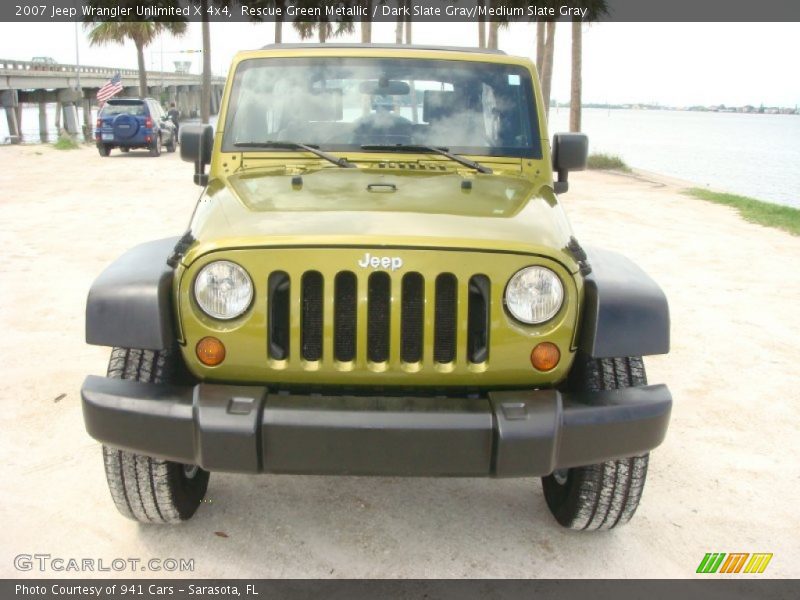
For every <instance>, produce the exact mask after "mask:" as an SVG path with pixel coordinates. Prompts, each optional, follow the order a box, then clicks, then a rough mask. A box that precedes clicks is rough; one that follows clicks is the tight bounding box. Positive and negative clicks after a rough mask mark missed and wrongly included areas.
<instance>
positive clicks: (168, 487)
mask: <svg viewBox="0 0 800 600" xmlns="http://www.w3.org/2000/svg"><path fill="white" fill-rule="evenodd" d="M180 366H181V364H180V362H179V358H178V355H177V353H175V352H169V351H161V352H154V351H151V350H133V349H127V348H114V350H113V351H112V352H111V358H110V360H109V363H108V374H107V375H108V377H110V378H113V379H132V380H135V381H143V382H150V383H176V382H177V381H178V380H179V378H180V377H181V375H182V373H181V369H180ZM103 463H104V465H105V471H106V480H107V481H108V489H109V491H110V492H111V497H112V499H113V500H114V504H115V505H116V507H117V510H119V512H120V513H121V514H122V515H124V516H126V517H128V518H129V519H133V520H135V521H140V522H142V523H180V522H181V521H185V520H187V519H189V518H191V517H192V515H194V513H195V512H196V511H197V508H198V507H199V506H200V502H201V501H202V500H203V498H204V497H205V494H206V490H207V488H208V479H209V473H208V471H204V470H203V469H200V468H199V467H196V466H193V465H183V464H180V463H176V462H172V461H168V460H161V459H158V458H153V457H151V456H146V455H143V454H137V453H134V452H129V451H127V450H119V449H117V448H110V447H108V446H103Z"/></svg>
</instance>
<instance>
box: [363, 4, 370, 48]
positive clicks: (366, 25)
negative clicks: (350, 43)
mask: <svg viewBox="0 0 800 600" xmlns="http://www.w3.org/2000/svg"><path fill="white" fill-rule="evenodd" d="M364 9H365V12H366V14H365V15H364V18H363V19H362V20H361V43H362V44H369V43H370V42H371V41H372V0H365V1H364Z"/></svg>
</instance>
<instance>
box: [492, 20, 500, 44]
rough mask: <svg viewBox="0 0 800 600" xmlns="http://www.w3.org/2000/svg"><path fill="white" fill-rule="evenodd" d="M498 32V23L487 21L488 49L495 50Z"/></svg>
mask: <svg viewBox="0 0 800 600" xmlns="http://www.w3.org/2000/svg"><path fill="white" fill-rule="evenodd" d="M499 32H500V22H499V21H489V48H492V49H494V50H497V44H498V42H499V40H498V37H499V36H498V33H499Z"/></svg>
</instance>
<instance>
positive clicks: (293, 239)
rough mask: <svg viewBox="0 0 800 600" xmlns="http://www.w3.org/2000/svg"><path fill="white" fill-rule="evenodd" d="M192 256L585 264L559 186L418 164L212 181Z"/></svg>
mask: <svg viewBox="0 0 800 600" xmlns="http://www.w3.org/2000/svg"><path fill="white" fill-rule="evenodd" d="M191 230H192V234H193V236H194V237H195V238H196V239H197V240H198V242H199V243H197V244H195V245H194V246H192V248H191V250H190V251H189V252H188V253H187V255H186V257H185V259H184V262H185V263H186V264H189V263H191V262H192V261H193V260H194V259H195V258H197V256H200V255H201V254H205V253H207V252H212V251H216V250H221V249H229V248H244V247H269V246H310V245H313V246H341V245H348V246H353V245H358V246H365V247H389V246H395V247H397V246H402V247H417V248H426V247H429V248H464V249H473V250H494V251H497V250H500V251H509V252H524V253H531V254H541V255H545V256H550V257H552V258H554V259H556V260H559V261H560V262H562V264H564V265H565V266H566V267H567V268H569V269H570V270H571V271H573V272H574V271H575V270H577V265H576V264H575V262H574V260H573V258H572V256H571V255H570V254H569V253H568V251H567V250H566V246H567V244H568V243H569V239H570V236H571V235H572V233H571V228H570V226H569V223H568V221H567V219H566V216H565V215H564V212H563V210H562V209H561V207H560V206H559V204H558V203H557V201H556V199H555V196H554V195H553V192H552V189H550V188H549V187H545V186H541V184H540V183H532V182H531V181H530V180H528V179H526V178H523V177H516V176H508V175H483V174H473V173H471V172H470V173H463V174H462V173H460V172H455V171H424V170H421V169H420V170H417V169H410V168H409V169H408V170H403V169H392V170H387V169H358V170H356V169H340V168H323V169H319V170H316V171H311V172H308V171H305V172H303V173H302V174H291V173H290V172H287V171H286V170H285V169H280V170H257V171H255V170H254V171H244V172H240V173H238V174H234V175H231V176H229V177H227V179H223V178H221V179H216V180H213V181H212V182H211V184H209V186H208V189H207V190H206V193H205V194H204V196H203V197H202V198H201V200H200V202H199V203H198V206H197V209H196V211H195V215H194V217H193V220H192V226H191Z"/></svg>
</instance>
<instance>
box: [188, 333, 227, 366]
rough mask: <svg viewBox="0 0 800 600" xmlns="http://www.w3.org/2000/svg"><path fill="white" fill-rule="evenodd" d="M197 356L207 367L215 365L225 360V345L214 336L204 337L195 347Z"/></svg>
mask: <svg viewBox="0 0 800 600" xmlns="http://www.w3.org/2000/svg"><path fill="white" fill-rule="evenodd" d="M195 351H196V352H197V358H198V360H200V362H201V363H203V364H204V365H206V366H207V367H215V366H217V365H218V364H220V363H221V362H222V361H223V360H225V346H224V345H223V344H222V342H220V341H219V340H218V339H217V338H215V337H204V338H203V339H202V340H200V341H199V342H197V347H196V348H195Z"/></svg>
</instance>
